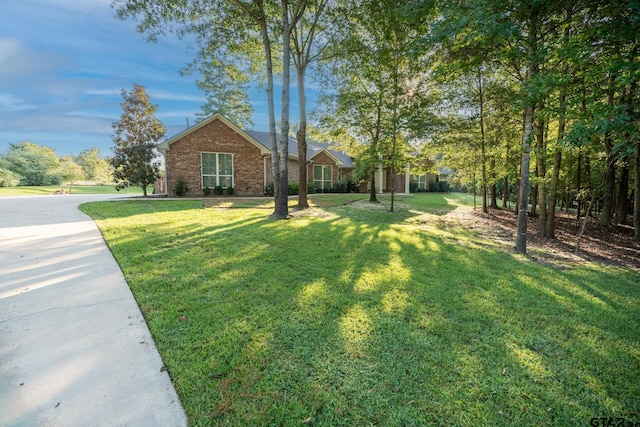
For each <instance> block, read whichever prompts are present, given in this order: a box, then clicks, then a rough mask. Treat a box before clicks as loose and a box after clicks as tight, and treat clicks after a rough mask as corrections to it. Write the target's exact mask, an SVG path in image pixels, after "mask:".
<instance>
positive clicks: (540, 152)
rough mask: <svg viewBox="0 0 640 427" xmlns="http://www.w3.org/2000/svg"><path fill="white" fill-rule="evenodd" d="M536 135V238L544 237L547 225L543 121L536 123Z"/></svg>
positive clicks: (545, 152) (545, 153) (545, 147)
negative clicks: (538, 213)
mask: <svg viewBox="0 0 640 427" xmlns="http://www.w3.org/2000/svg"><path fill="white" fill-rule="evenodd" d="M537 127H538V132H537V135H536V152H537V155H536V170H537V171H538V173H537V175H538V202H539V203H540V216H539V217H538V236H539V237H545V236H546V225H547V185H546V183H545V178H546V176H547V146H546V144H545V120H544V119H540V120H539V121H538V126H537Z"/></svg>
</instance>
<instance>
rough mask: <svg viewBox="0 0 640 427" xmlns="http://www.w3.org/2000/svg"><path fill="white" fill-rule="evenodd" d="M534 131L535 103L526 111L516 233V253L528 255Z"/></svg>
mask: <svg viewBox="0 0 640 427" xmlns="http://www.w3.org/2000/svg"><path fill="white" fill-rule="evenodd" d="M532 131H533V101H531V102H529V105H528V106H527V108H526V110H525V125H524V133H523V135H522V160H521V167H520V169H521V173H520V175H521V176H520V189H519V193H518V228H517V231H516V252H517V253H520V254H526V253H527V213H528V209H527V208H528V206H527V202H528V200H529V164H530V161H531V152H530V150H531V135H532Z"/></svg>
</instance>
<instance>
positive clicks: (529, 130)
mask: <svg viewBox="0 0 640 427" xmlns="http://www.w3.org/2000/svg"><path fill="white" fill-rule="evenodd" d="M538 24H539V22H538V16H537V13H533V14H532V16H531V17H530V18H529V30H528V31H529V33H528V34H527V56H528V63H527V75H526V83H527V84H529V83H531V82H532V81H533V79H534V78H535V77H536V75H537V74H538V60H537V58H536V55H537V50H538V44H537V43H538ZM535 105H536V101H535V97H534V94H533V90H532V89H531V88H528V89H527V103H526V107H525V113H524V117H525V120H524V132H523V133H522V160H521V169H522V171H521V174H522V175H521V177H520V195H519V200H518V203H519V206H518V227H517V231H516V252H517V253H520V254H526V253H527V202H528V199H529V166H530V163H531V139H532V135H533V113H534V109H535Z"/></svg>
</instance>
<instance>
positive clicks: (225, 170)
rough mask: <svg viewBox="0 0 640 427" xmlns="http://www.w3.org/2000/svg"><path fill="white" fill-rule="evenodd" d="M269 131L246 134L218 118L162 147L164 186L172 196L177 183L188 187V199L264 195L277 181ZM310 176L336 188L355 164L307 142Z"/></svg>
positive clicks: (293, 175)
mask: <svg viewBox="0 0 640 427" xmlns="http://www.w3.org/2000/svg"><path fill="white" fill-rule="evenodd" d="M270 147H271V142H270V139H269V133H268V132H258V131H245V130H242V129H240V128H239V127H237V126H236V125H235V124H233V123H232V122H231V121H229V120H228V119H226V118H225V117H224V116H222V115H221V114H219V113H216V114H214V115H212V116H211V117H209V118H207V119H205V120H203V121H201V122H199V123H197V124H196V125H194V126H192V127H190V128H188V129H186V130H184V131H183V132H181V133H179V134H177V135H175V136H173V137H171V138H169V139H167V140H166V141H164V142H162V143H160V144H159V145H158V147H157V148H158V151H159V152H160V153H161V154H162V155H163V156H164V160H165V171H166V173H165V180H166V182H165V184H166V185H165V186H164V188H165V189H166V192H167V194H172V193H173V189H174V188H175V185H176V182H177V181H178V180H179V179H182V180H184V181H185V183H186V184H187V188H188V191H187V195H191V196H199V195H202V188H204V187H209V188H213V187H215V186H217V185H219V186H221V187H223V188H227V187H233V188H234V190H235V192H234V194H236V195H238V196H262V195H264V189H265V187H266V186H267V185H268V184H270V183H271V182H273V175H272V173H271V148H270ZM288 148H289V181H290V182H298V181H299V177H298V174H299V171H298V144H297V141H296V140H295V138H291V137H290V138H289V141H288ZM307 163H308V166H307V177H308V180H309V182H311V181H313V182H314V184H315V186H316V188H320V189H328V188H332V187H333V186H334V185H335V184H336V183H337V182H338V181H340V180H342V179H346V178H347V177H348V176H349V175H351V173H352V172H353V170H354V169H355V165H354V164H353V159H352V158H351V157H349V156H347V155H346V154H344V153H341V152H339V151H335V150H332V149H330V148H329V145H328V144H322V143H317V142H312V141H309V142H308V143H307Z"/></svg>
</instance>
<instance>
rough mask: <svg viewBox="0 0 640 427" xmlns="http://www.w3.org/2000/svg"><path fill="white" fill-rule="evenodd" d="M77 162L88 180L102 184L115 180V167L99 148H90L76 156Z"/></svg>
mask: <svg viewBox="0 0 640 427" xmlns="http://www.w3.org/2000/svg"><path fill="white" fill-rule="evenodd" d="M74 160H75V162H76V163H77V164H78V165H80V167H81V168H82V170H83V172H84V175H85V178H86V179H87V180H88V181H93V182H96V183H98V184H100V185H106V184H111V183H112V182H113V168H112V166H111V164H110V163H109V161H108V160H107V159H105V158H104V157H102V155H101V153H100V149H99V148H89V149H88V150H83V151H81V152H80V153H79V154H78V155H77V156H74Z"/></svg>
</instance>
